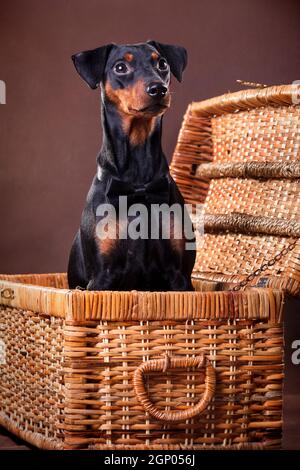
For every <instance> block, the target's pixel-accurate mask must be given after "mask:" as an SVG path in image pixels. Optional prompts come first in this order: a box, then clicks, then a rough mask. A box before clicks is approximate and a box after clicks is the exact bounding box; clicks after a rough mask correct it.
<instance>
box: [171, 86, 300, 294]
mask: <svg viewBox="0 0 300 470" xmlns="http://www.w3.org/2000/svg"><path fill="white" fill-rule="evenodd" d="M297 93H298V95H299V96H297ZM299 98H300V87H299V86H298V87H297V86H296V85H282V86H274V87H268V88H263V89H255V90H253V89H251V90H244V91H241V92H237V93H228V94H225V95H223V96H220V97H217V98H213V99H210V100H206V101H202V102H199V103H192V104H191V105H190V106H189V107H188V110H187V112H186V115H185V117H184V121H183V125H182V128H181V131H180V134H179V138H178V143H177V146H176V149H175V153H174V158H173V162H172V166H171V170H172V174H173V177H174V179H175V180H176V182H177V183H178V185H179V187H180V189H181V191H182V193H183V195H184V197H185V199H186V202H188V203H192V204H199V203H203V202H204V201H205V204H204V214H205V216H204V224H205V235H204V240H203V239H201V246H200V245H199V247H198V254H197V260H196V265H195V274H197V275H198V276H199V277H202V278H203V277H204V278H206V279H210V280H213V281H217V282H230V283H231V282H233V283H240V282H241V281H243V280H245V279H246V278H247V280H248V281H249V282H247V285H248V284H249V283H250V284H251V285H257V284H258V285H260V286H272V287H277V288H282V289H286V290H287V291H288V292H290V293H292V294H294V295H299V294H300V242H299V236H300V197H299V194H300V193H299V190H300V181H299V178H300V105H299V104H298V103H299V102H300V99H299ZM261 268H262V269H261ZM244 284H245V283H244ZM240 287H241V286H240Z"/></svg>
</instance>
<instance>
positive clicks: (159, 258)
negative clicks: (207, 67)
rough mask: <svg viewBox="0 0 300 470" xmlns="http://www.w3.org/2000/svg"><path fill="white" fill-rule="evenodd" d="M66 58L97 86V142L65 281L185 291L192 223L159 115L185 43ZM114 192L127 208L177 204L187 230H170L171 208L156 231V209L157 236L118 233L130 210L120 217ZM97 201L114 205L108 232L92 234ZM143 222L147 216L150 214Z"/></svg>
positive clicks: (125, 225) (125, 227)
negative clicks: (91, 177)
mask: <svg viewBox="0 0 300 470" xmlns="http://www.w3.org/2000/svg"><path fill="white" fill-rule="evenodd" d="M72 59H73V61H74V64H75V67H76V69H77V71H78V73H79V74H80V75H81V77H82V78H83V79H84V80H85V81H86V82H87V83H88V85H89V86H90V87H91V88H93V89H94V88H97V87H98V86H99V85H100V86H101V100H102V125H103V145H102V148H101V150H100V153H99V155H98V157H97V174H96V176H95V177H94V180H93V183H92V186H91V188H90V190H89V193H88V196H87V203H86V206H85V209H84V211H83V214H82V220H81V225H80V229H79V231H78V233H77V235H76V237H75V240H74V243H73V246H72V250H71V254H70V259H69V267H68V280H69V286H70V288H76V287H81V288H84V289H89V290H132V289H137V290H157V291H165V290H192V289H193V288H192V284H191V272H192V269H193V265H194V261H195V251H194V249H187V246H186V242H187V236H186V232H188V233H191V237H190V241H193V229H192V224H191V221H190V218H189V216H188V214H187V211H186V210H185V208H184V200H183V198H182V196H181V194H180V192H179V190H178V188H177V186H176V184H175V182H174V181H173V179H172V177H171V176H170V173H169V168H168V164H167V160H166V158H165V156H164V154H163V151H162V147H161V132H162V116H163V114H164V112H165V111H166V109H167V108H168V107H169V105H170V91H169V85H170V74H171V73H172V74H173V75H174V76H175V77H176V78H177V80H179V81H181V77H182V72H183V70H184V68H185V66H186V63H187V54H186V50H185V49H184V48H183V47H179V46H172V45H167V44H161V43H158V42H154V41H148V42H147V43H143V44H134V45H122V46H117V45H114V44H110V45H106V46H103V47H99V48H97V49H94V50H90V51H85V52H80V53H78V54H76V55H74V56H73V57H72ZM120 196H127V202H128V207H129V208H130V207H131V206H132V204H137V203H140V204H144V206H145V207H147V208H148V209H150V208H151V207H154V208H155V207H158V206H153V204H165V205H167V207H170V206H172V205H173V204H177V205H179V206H180V207H181V208H182V209H183V210H182V221H183V220H184V222H185V227H186V225H188V230H186V231H185V233H184V232H183V230H182V231H181V232H180V235H179V236H178V230H177V233H175V229H174V226H175V217H176V215H174V214H173V213H171V216H170V225H171V227H170V236H169V238H165V237H163V236H162V229H163V224H164V223H165V222H164V219H163V218H162V215H161V214H159V215H158V217H156V218H155V217H154V219H155V220H156V221H158V225H159V237H156V238H155V237H151V236H150V235H149V233H150V232H149V227H148V232H147V233H148V235H149V236H147V237H139V238H137V237H134V239H133V238H130V237H128V236H127V237H126V236H124V233H125V232H126V233H127V230H128V222H130V221H132V220H134V219H135V217H132V216H130V215H128V217H127V218H126V220H124V217H123V218H121V215H120V212H119V197H120ZM104 204H111V205H112V206H113V207H114V208H115V209H116V214H117V222H116V224H117V226H116V232H115V235H116V236H111V235H110V236H109V235H108V236H106V237H99V233H98V232H97V225H98V223H99V220H100V219H101V217H100V216H98V212H97V211H99V207H100V208H101V207H102V206H103V205H104ZM100 212H101V211H100ZM157 214H158V210H157ZM157 214H156V215H157ZM102 215H103V214H102ZM154 215H155V210H154ZM152 216H153V213H152ZM99 217H100V219H99ZM177 217H178V215H177ZM179 217H180V216H179ZM152 218H153V217H152ZM146 222H149V225H150V224H152V225H153V223H154V222H153V220H150V213H149V219H147V220H146Z"/></svg>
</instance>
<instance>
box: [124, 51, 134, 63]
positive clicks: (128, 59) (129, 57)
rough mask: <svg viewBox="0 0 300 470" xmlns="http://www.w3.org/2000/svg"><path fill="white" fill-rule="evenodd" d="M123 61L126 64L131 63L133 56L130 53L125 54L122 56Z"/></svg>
mask: <svg viewBox="0 0 300 470" xmlns="http://www.w3.org/2000/svg"><path fill="white" fill-rule="evenodd" d="M124 60H127V62H132V61H133V54H130V52H126V54H125V55H124Z"/></svg>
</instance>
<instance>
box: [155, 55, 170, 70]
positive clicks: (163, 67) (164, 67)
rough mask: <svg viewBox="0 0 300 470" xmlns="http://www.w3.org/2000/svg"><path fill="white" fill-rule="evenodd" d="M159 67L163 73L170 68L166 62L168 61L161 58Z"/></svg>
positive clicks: (158, 63)
mask: <svg viewBox="0 0 300 470" xmlns="http://www.w3.org/2000/svg"><path fill="white" fill-rule="evenodd" d="M157 67H158V69H159V70H160V71H161V72H165V71H166V70H168V68H169V66H168V62H167V61H166V59H164V58H163V57H161V58H160V59H159V61H158V62H157Z"/></svg>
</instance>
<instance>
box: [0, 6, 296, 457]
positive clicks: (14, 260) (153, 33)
mask: <svg viewBox="0 0 300 470" xmlns="http://www.w3.org/2000/svg"><path fill="white" fill-rule="evenodd" d="M299 18H300V2H298V1H296V0H294V1H293V0H282V1H279V0H251V1H250V0H226V1H225V0H185V1H183V0H149V1H146V0H105V1H104V0H26V1H25V0H1V3H0V79H1V80H4V81H5V82H6V87H7V104H6V105H0V209H1V216H0V221H1V222H0V223H1V229H0V272H2V273H26V272H28V273H34V272H54V271H65V270H66V265H67V259H68V252H69V248H70V246H71V243H72V238H73V236H74V234H75V231H76V230H77V227H78V225H79V220H80V214H81V211H82V208H83V205H84V201H85V197H86V193H87V190H88V188H89V185H90V183H91V179H92V177H93V175H94V172H95V169H96V166H95V158H96V154H97V152H98V150H99V147H100V143H101V129H100V112H99V111H100V103H99V91H92V90H90V89H89V88H88V87H87V85H85V83H84V82H83V81H82V80H81V79H80V78H79V76H78V75H77V73H76V71H75V69H74V68H73V64H72V62H71V60H70V56H71V55H72V54H73V53H75V52H79V51H81V50H85V49H90V48H94V47H97V46H100V45H103V44H106V43H109V42H116V43H131V42H141V41H145V40H147V39H155V40H158V41H161V42H167V43H175V44H176V43H177V44H181V45H183V46H185V47H186V48H187V50H188V53H189V65H188V68H187V70H186V72H185V74H184V80H183V82H182V84H181V85H178V84H177V83H175V81H174V82H173V90H174V91H175V93H174V95H173V104H172V107H171V110H170V111H169V112H168V113H167V115H166V117H165V128H164V137H163V140H164V147H165V151H166V153H167V155H168V156H169V157H171V155H172V152H173V149H174V146H175V143H176V139H177V134H178V130H179V127H180V124H181V120H182V116H183V113H184V111H185V109H186V107H187V105H188V103H190V102H191V101H198V100H202V99H205V98H209V97H212V96H216V95H219V94H222V93H225V92H227V91H229V90H230V91H235V90H238V89H239V86H238V85H237V84H236V83H235V81H236V79H243V80H248V81H254V82H261V83H266V84H270V85H271V84H281V83H291V82H292V81H294V80H296V79H300V52H299V44H300V23H299ZM299 311H300V308H299V302H297V301H295V300H294V301H289V302H288V303H287V309H286V312H287V314H286V322H287V329H286V331H287V332H286V349H285V351H286V364H287V379H288V380H287V381H286V386H285V387H286V388H285V392H286V400H285V415H286V416H288V419H286V420H285V423H286V424H285V426H286V433H285V446H286V447H289V448H295V447H297V446H299V447H300V443H299V441H300V432H299V422H300V417H299V416H300V405H298V402H299V395H298V396H297V395H295V393H298V391H299V390H300V374H299V367H300V365H299V366H295V365H294V366H293V365H292V364H291V359H290V357H291V354H292V350H291V342H292V341H293V340H294V339H300V319H299V317H298V315H299ZM297 314H298V315H297ZM297 409H298V414H297Z"/></svg>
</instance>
